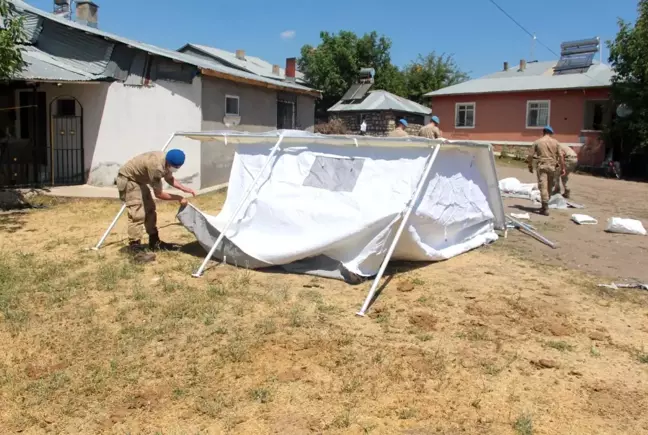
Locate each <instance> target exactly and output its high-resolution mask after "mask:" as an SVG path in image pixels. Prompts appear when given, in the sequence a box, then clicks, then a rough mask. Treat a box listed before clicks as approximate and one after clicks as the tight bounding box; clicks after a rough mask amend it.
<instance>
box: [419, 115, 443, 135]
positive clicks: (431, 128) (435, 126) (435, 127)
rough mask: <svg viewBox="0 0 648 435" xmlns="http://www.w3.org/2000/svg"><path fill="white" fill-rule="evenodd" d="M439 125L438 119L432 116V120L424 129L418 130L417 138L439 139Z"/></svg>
mask: <svg viewBox="0 0 648 435" xmlns="http://www.w3.org/2000/svg"><path fill="white" fill-rule="evenodd" d="M440 123H441V121H440V120H439V117H438V116H433V117H432V119H430V123H429V124H428V125H426V126H425V127H423V128H422V129H421V130H419V136H421V137H426V138H428V139H438V138H440V137H441V135H442V134H443V133H441V130H440V129H439V124H440Z"/></svg>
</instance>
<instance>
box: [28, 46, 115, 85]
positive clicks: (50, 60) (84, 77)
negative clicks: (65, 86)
mask: <svg viewBox="0 0 648 435" xmlns="http://www.w3.org/2000/svg"><path fill="white" fill-rule="evenodd" d="M22 51H23V60H24V61H25V63H26V64H27V65H26V67H25V68H24V69H23V71H21V72H20V73H19V74H18V75H17V77H16V79H18V80H43V81H56V82H64V81H71V82H85V81H91V80H97V79H100V78H104V77H102V76H97V75H96V74H91V73H89V72H87V71H84V70H82V69H79V68H77V67H76V66H75V65H73V64H71V63H69V62H66V61H65V60H61V59H60V58H57V57H55V56H51V55H50V54H48V53H45V52H44V51H42V50H39V49H38V48H36V47H33V46H24V47H22Z"/></svg>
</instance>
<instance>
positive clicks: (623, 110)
mask: <svg viewBox="0 0 648 435" xmlns="http://www.w3.org/2000/svg"><path fill="white" fill-rule="evenodd" d="M616 114H617V116H618V117H619V118H627V117H628V116H630V115H632V109H631V108H630V106H628V105H627V104H619V105H618V106H617V109H616Z"/></svg>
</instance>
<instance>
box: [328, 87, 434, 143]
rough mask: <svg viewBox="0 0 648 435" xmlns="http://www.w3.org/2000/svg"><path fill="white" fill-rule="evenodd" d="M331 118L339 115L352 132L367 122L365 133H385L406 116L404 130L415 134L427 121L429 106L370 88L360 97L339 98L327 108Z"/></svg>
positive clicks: (358, 131) (357, 132)
mask: <svg viewBox="0 0 648 435" xmlns="http://www.w3.org/2000/svg"><path fill="white" fill-rule="evenodd" d="M328 112H329V114H330V115H331V117H332V118H333V117H334V118H340V119H342V121H343V122H344V124H345V125H346V126H347V128H348V129H349V132H350V133H351V134H360V124H362V120H363V119H364V120H365V122H366V123H367V134H368V135H371V136H387V135H388V134H389V132H390V131H392V130H393V129H394V128H396V122H397V121H398V120H399V119H402V118H405V119H406V120H407V123H408V124H409V126H408V128H407V132H408V133H409V134H411V135H417V134H418V131H419V130H420V129H421V127H423V126H424V125H425V124H427V123H428V122H429V118H430V114H431V113H432V110H431V109H430V108H429V107H425V106H423V105H421V104H418V103H415V102H414V101H411V100H408V99H406V98H403V97H399V96H398V95H394V94H392V93H390V92H387V91H381V90H376V91H369V92H368V93H367V94H365V95H364V97H363V98H362V99H358V100H344V99H343V100H340V101H338V102H337V103H336V104H335V105H334V106H333V107H331V108H330V109H329V110H328Z"/></svg>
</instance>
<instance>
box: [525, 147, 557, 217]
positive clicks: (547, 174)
mask: <svg viewBox="0 0 648 435" xmlns="http://www.w3.org/2000/svg"><path fill="white" fill-rule="evenodd" d="M534 160H535V161H536V163H537V168H536V172H537V175H538V189H540V197H541V200H542V209H543V210H546V209H547V204H548V202H549V194H550V193H551V192H553V186H554V182H555V181H556V173H557V172H558V173H559V171H560V169H559V168H558V166H559V164H560V160H561V155H560V145H559V144H558V141H557V140H555V139H554V138H552V137H551V136H543V137H541V138H540V139H538V140H537V141H535V142H533V145H532V146H531V151H530V152H529V157H528V164H529V168H532V164H533V161H534Z"/></svg>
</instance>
